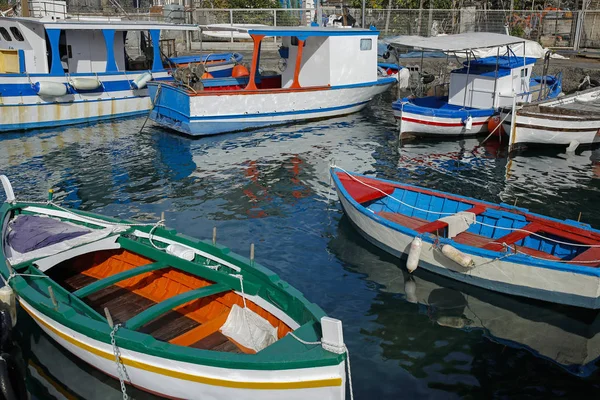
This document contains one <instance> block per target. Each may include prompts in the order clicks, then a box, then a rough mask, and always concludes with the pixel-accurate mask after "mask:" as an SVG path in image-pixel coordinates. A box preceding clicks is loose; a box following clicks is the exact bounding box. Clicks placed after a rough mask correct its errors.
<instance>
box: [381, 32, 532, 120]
mask: <svg viewBox="0 0 600 400" xmlns="http://www.w3.org/2000/svg"><path fill="white" fill-rule="evenodd" d="M524 43H525V40H524V39H521V38H519V37H514V36H510V35H502V34H497V33H489V32H472V33H462V34H458V35H445V36H435V37H420V36H399V37H398V38H394V40H393V41H392V42H391V43H390V46H391V47H392V48H398V47H406V48H411V49H417V50H420V51H422V52H426V51H427V52H437V53H439V52H443V53H445V54H446V55H447V57H448V58H449V57H450V56H454V57H457V58H458V57H461V58H466V61H464V62H463V63H462V64H463V66H462V67H461V68H459V69H455V70H453V71H452V72H451V73H450V80H449V83H448V104H449V105H453V106H459V107H469V108H477V109H490V108H494V109H495V108H498V107H504V106H511V105H512V103H513V97H515V96H516V100H517V101H518V102H528V101H530V100H531V92H532V88H531V87H530V86H531V85H532V82H533V85H535V84H536V83H537V82H536V80H535V79H534V80H533V81H532V76H531V75H532V70H533V65H534V64H535V61H536V59H535V58H529V57H525V54H522V55H521V54H519V55H517V54H515V52H514V51H513V49H512V48H511V46H514V45H522V46H523V49H525V45H524ZM491 48H495V49H496V55H495V56H491V57H490V56H488V57H479V58H478V56H477V54H478V53H480V51H479V50H481V49H491ZM523 51H524V50H523ZM421 69H422V67H421Z"/></svg>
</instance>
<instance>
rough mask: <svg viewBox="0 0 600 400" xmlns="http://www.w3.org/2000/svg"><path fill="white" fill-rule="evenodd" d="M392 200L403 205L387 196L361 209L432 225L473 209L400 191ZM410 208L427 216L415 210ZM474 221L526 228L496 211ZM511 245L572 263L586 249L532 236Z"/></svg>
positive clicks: (477, 230)
mask: <svg viewBox="0 0 600 400" xmlns="http://www.w3.org/2000/svg"><path fill="white" fill-rule="evenodd" d="M391 196H393V197H394V198H395V199H398V200H400V201H402V202H403V203H405V204H402V203H400V202H398V201H396V200H394V199H392V198H391V197H390V196H384V197H382V198H379V199H377V200H374V201H371V202H370V203H365V204H364V206H365V207H366V208H368V209H369V210H371V211H373V212H375V213H377V212H381V211H383V212H390V213H397V214H402V215H405V216H407V217H412V218H419V219H422V220H425V221H428V222H431V221H435V220H437V219H439V218H442V217H445V216H447V215H442V214H441V213H456V212H459V211H466V210H468V209H470V208H472V207H473V205H474V203H470V202H468V201H467V200H466V199H465V201H457V200H453V199H449V198H445V197H442V196H435V195H431V194H427V193H419V192H414V191H411V190H407V189H402V188H396V189H395V190H394V192H393V193H392V194H391ZM412 207H416V208H419V209H421V210H427V211H430V212H425V211H420V210H416V209H415V208H412ZM476 220H477V221H478V222H482V223H484V224H487V225H492V226H494V227H500V228H512V229H521V228H523V227H525V226H526V225H527V224H529V222H528V221H527V220H526V218H525V217H524V216H523V215H520V214H516V213H511V212H508V211H503V210H495V209H487V210H486V211H485V212H483V213H481V214H479V215H477V217H476ZM467 232H468V233H473V234H476V235H480V236H483V237H486V238H490V239H499V238H501V237H503V236H506V235H508V234H509V233H511V232H513V231H510V230H507V229H498V228H492V227H490V226H485V225H481V224H472V225H471V226H470V227H469V229H468V230H467ZM538 233H540V234H541V235H543V236H545V237H547V238H550V239H556V240H560V241H563V242H569V240H567V239H564V238H561V237H558V236H555V235H550V234H548V233H542V232H538ZM514 244H516V245H517V246H523V247H528V248H531V249H533V250H538V251H543V252H545V253H548V254H551V255H553V256H555V257H558V258H560V259H563V260H569V259H572V258H574V257H576V256H577V255H579V254H580V253H581V252H583V251H585V250H587V247H578V246H572V245H567V244H560V243H556V242H554V241H550V240H546V239H542V238H540V237H538V236H534V235H529V236H527V237H525V238H524V239H521V240H519V241H517V242H515V243H514Z"/></svg>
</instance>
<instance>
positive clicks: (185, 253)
mask: <svg viewBox="0 0 600 400" xmlns="http://www.w3.org/2000/svg"><path fill="white" fill-rule="evenodd" d="M166 251H167V253H169V254H171V255H173V256H175V257H179V258H181V259H182V260H186V261H193V260H194V257H196V253H194V250H192V249H190V248H189V247H185V246H182V245H179V244H176V243H173V244H170V245H168V246H167V248H166Z"/></svg>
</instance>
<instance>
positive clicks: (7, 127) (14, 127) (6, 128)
mask: <svg viewBox="0 0 600 400" xmlns="http://www.w3.org/2000/svg"><path fill="white" fill-rule="evenodd" d="M147 113H148V111H147V110H141V111H132V112H127V113H121V114H110V115H102V116H98V117H90V118H76V119H67V120H59V121H44V122H31V123H27V124H0V132H10V131H26V130H31V129H45V128H56V127H60V126H64V125H77V124H91V123H96V122H102V121H107V120H112V119H119V118H128V117H137V116H140V115H145V114H147Z"/></svg>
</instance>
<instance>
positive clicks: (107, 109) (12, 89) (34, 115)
mask: <svg viewBox="0 0 600 400" xmlns="http://www.w3.org/2000/svg"><path fill="white" fill-rule="evenodd" d="M145 72H146V71H140V73H127V74H125V73H115V74H98V76H96V74H76V75H75V74H74V75H72V77H73V78H90V79H96V77H97V78H98V79H99V80H100V82H101V83H102V85H101V86H100V87H99V88H98V89H97V90H91V91H77V90H74V89H69V91H68V92H67V94H66V95H64V96H58V97H50V96H40V95H38V94H37V93H36V92H35V91H34V89H33V88H32V85H31V83H30V82H36V81H43V82H55V83H61V84H65V83H66V82H67V78H66V77H65V76H47V75H45V76H30V77H27V76H25V75H14V76H7V77H0V90H1V91H2V96H1V97H0V132H9V131H16V130H29V129H39V128H53V127H59V126H64V125H74V124H81V123H91V122H98V121H105V120H112V119H117V118H124V117H132V116H137V115H144V114H146V113H148V111H149V110H150V106H151V101H150V98H149V97H148V89H147V88H144V89H139V90H138V89H134V88H132V87H131V82H132V81H133V80H135V79H136V78H137V77H138V76H140V75H142V74H143V73H145ZM153 78H154V79H156V80H158V81H166V80H171V78H170V76H169V75H168V73H167V72H166V71H165V72H155V73H153Z"/></svg>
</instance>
